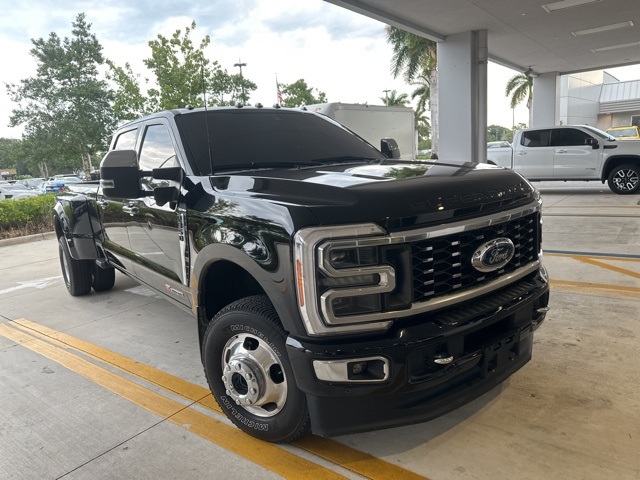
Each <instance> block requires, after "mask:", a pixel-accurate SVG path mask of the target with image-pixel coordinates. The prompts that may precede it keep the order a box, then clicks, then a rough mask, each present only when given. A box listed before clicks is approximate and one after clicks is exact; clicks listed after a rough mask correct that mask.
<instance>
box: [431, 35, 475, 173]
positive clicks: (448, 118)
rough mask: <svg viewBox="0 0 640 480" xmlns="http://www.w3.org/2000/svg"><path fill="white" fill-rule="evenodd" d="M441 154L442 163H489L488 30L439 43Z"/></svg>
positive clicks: (450, 38)
mask: <svg viewBox="0 0 640 480" xmlns="http://www.w3.org/2000/svg"><path fill="white" fill-rule="evenodd" d="M438 87H439V88H438V101H439V111H440V115H439V119H440V132H439V133H440V135H439V141H440V144H439V153H438V157H439V159H440V160H441V161H442V162H448V163H457V164H463V163H468V162H473V163H476V162H486V161H487V31H486V30H479V31H473V32H463V33H459V34H456V35H451V36H448V37H447V38H446V39H445V41H444V42H440V43H438Z"/></svg>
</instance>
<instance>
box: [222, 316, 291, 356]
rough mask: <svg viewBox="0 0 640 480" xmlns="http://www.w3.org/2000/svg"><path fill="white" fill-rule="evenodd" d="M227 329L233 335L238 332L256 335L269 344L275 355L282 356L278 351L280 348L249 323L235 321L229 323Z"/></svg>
mask: <svg viewBox="0 0 640 480" xmlns="http://www.w3.org/2000/svg"><path fill="white" fill-rule="evenodd" d="M229 330H230V331H231V332H233V334H234V335H235V334H238V333H248V334H250V335H253V336H255V337H258V338H259V339H261V340H262V341H264V342H265V343H266V344H267V345H269V347H271V349H272V350H273V351H274V352H275V354H276V355H278V357H282V353H281V352H280V349H279V348H278V346H277V345H275V344H274V343H273V342H271V341H270V340H269V338H268V337H267V336H266V335H264V334H263V333H262V332H260V331H259V330H257V329H255V328H254V327H252V326H250V325H244V324H241V323H236V324H231V325H229Z"/></svg>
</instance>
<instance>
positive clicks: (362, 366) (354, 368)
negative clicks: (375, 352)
mask: <svg viewBox="0 0 640 480" xmlns="http://www.w3.org/2000/svg"><path fill="white" fill-rule="evenodd" d="M350 365H351V373H352V374H353V375H361V374H363V373H364V372H365V371H366V370H367V362H358V363H351V364H350Z"/></svg>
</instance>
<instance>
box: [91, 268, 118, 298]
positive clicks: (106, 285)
mask: <svg viewBox="0 0 640 480" xmlns="http://www.w3.org/2000/svg"><path fill="white" fill-rule="evenodd" d="M115 283H116V269H115V268H113V267H106V268H101V267H99V266H98V265H97V264H96V263H95V262H94V263H93V268H92V270H91V286H92V287H93V289H94V290H95V291H96V292H104V291H106V290H111V289H112V288H113V286H114V285H115Z"/></svg>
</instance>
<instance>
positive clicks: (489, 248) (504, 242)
mask: <svg viewBox="0 0 640 480" xmlns="http://www.w3.org/2000/svg"><path fill="white" fill-rule="evenodd" d="M515 252H516V247H514V246H513V242H512V241H511V240H509V239H508V238H504V237H503V238H496V239H494V240H491V241H490V242H487V243H485V244H483V245H481V246H480V247H478V248H477V249H476V251H475V252H473V257H472V258H471V265H473V268H475V269H476V270H478V271H479V272H494V271H496V270H498V269H500V268H502V267H504V266H505V265H506V264H507V263H509V261H510V260H511V259H512V258H513V255H514V253H515Z"/></svg>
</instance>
